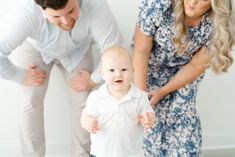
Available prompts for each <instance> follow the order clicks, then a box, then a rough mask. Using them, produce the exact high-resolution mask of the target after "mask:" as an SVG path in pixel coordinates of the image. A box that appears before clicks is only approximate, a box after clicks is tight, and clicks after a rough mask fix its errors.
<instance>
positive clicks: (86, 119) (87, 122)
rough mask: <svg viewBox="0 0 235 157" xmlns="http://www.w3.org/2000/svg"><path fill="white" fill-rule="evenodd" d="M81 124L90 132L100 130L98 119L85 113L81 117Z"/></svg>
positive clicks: (93, 132)
mask: <svg viewBox="0 0 235 157" xmlns="http://www.w3.org/2000/svg"><path fill="white" fill-rule="evenodd" d="M81 124H82V127H83V128H84V129H86V130H87V131H88V132H90V133H92V134H95V133H97V131H98V130H99V128H98V121H97V120H96V118H95V117H93V116H90V115H83V116H82V117H81Z"/></svg>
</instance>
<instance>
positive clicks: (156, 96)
mask: <svg viewBox="0 0 235 157" xmlns="http://www.w3.org/2000/svg"><path fill="white" fill-rule="evenodd" d="M148 96H149V97H150V101H149V102H150V105H151V106H152V107H156V104H157V103H158V102H159V100H160V99H161V98H162V96H163V95H161V91H160V89H157V88H155V87H153V88H152V90H150V91H149V92H148Z"/></svg>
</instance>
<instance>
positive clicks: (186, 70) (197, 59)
mask: <svg viewBox="0 0 235 157" xmlns="http://www.w3.org/2000/svg"><path fill="white" fill-rule="evenodd" d="M207 51H208V50H207V49H206V48H205V47H202V48H201V49H200V50H199V51H198V52H197V53H196V54H195V55H194V56H193V58H192V60H191V61H190V62H189V63H188V64H186V65H184V66H183V67H182V68H181V69H180V70H179V71H178V72H177V73H176V75H175V76H174V77H173V78H172V79H171V80H170V81H169V82H168V83H167V84H166V85H164V86H163V87H162V88H160V89H158V90H157V92H156V91H151V92H150V95H151V96H152V98H151V100H150V103H151V104H152V105H153V104H156V103H157V102H158V101H159V99H160V98H161V97H163V96H165V95H167V94H169V93H171V92H173V91H175V90H177V89H179V88H181V87H183V86H185V85H187V84H188V83H190V82H192V81H193V80H195V79H196V78H197V77H198V76H200V75H201V74H202V73H203V72H204V71H205V70H206V69H207V68H208V64H209V62H210V55H209V53H208V52H207Z"/></svg>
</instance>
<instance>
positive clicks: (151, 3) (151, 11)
mask: <svg viewBox="0 0 235 157" xmlns="http://www.w3.org/2000/svg"><path fill="white" fill-rule="evenodd" d="M170 5H171V0H141V3H140V6H139V14H138V21H137V24H138V26H139V27H140V29H141V30H142V31H143V33H145V34H146V35H153V34H154V33H155V31H156V29H157V27H158V26H159V25H160V23H161V21H162V20H163V13H164V12H165V11H166V10H167V9H168V8H169V7H170Z"/></svg>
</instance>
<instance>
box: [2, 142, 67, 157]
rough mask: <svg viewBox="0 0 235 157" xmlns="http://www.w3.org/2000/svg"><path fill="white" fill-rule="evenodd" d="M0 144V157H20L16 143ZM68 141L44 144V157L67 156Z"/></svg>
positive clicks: (18, 145) (17, 143) (18, 146)
mask: <svg viewBox="0 0 235 157" xmlns="http://www.w3.org/2000/svg"><path fill="white" fill-rule="evenodd" d="M2 143H3V142H2V141H1V143H0V157H3V156H4V157H18V156H20V154H21V153H20V144H19V142H17V141H4V144H2ZM68 154H69V140H52V141H48V142H47V144H46V156H55V157H60V156H66V155H67V156H68Z"/></svg>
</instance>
